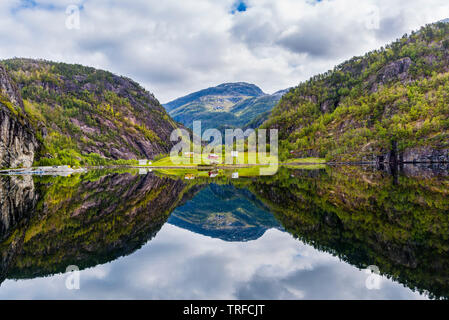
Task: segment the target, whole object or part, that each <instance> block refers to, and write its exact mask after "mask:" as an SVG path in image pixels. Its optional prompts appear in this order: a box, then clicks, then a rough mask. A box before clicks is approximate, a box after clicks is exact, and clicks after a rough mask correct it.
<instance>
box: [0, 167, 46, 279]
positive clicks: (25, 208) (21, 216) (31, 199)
mask: <svg viewBox="0 0 449 320" xmlns="http://www.w3.org/2000/svg"><path fill="white" fill-rule="evenodd" d="M37 200H38V195H37V192H36V190H35V187H34V182H33V178H32V177H31V176H24V177H0V241H1V244H0V283H2V282H3V280H4V279H5V277H6V274H7V273H8V271H9V268H10V267H11V266H12V265H13V264H14V262H15V259H16V257H17V254H18V253H19V252H20V251H21V248H22V245H23V240H24V237H25V230H26V229H24V228H23V226H24V225H26V223H27V221H28V219H29V217H30V216H31V215H32V213H33V211H34V209H35V207H36V204H37ZM8 239H9V240H8Z"/></svg>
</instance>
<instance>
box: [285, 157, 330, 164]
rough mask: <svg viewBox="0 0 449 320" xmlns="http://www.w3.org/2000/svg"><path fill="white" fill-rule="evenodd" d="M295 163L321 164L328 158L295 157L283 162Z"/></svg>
mask: <svg viewBox="0 0 449 320" xmlns="http://www.w3.org/2000/svg"><path fill="white" fill-rule="evenodd" d="M293 163H295V164H296V163H308V164H319V163H326V159H323V158H295V159H287V160H285V161H283V162H282V164H293Z"/></svg>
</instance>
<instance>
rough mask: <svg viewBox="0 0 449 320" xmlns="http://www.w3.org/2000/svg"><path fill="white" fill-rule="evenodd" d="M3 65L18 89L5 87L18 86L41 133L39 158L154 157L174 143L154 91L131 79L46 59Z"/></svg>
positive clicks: (170, 125) (171, 125) (171, 126)
mask: <svg viewBox="0 0 449 320" xmlns="http://www.w3.org/2000/svg"><path fill="white" fill-rule="evenodd" d="M2 64H3V65H4V66H5V67H6V68H7V70H8V73H9V75H10V77H11V79H12V80H13V82H14V83H15V84H16V85H17V87H18V88H19V89H20V90H15V89H14V85H12V86H9V87H8V86H6V87H5V88H6V90H4V91H6V92H11V93H17V94H18V92H19V91H20V93H21V94H22V98H23V104H24V105H25V108H22V109H25V111H26V113H25V117H26V118H27V119H28V120H29V122H30V123H32V125H33V127H34V129H35V131H36V132H39V133H41V135H42V143H41V144H42V148H41V149H40V151H42V153H39V154H38V156H37V158H38V159H37V160H41V159H42V158H48V159H51V160H53V159H58V157H59V159H61V158H62V157H63V156H62V154H70V155H71V157H72V158H74V159H77V160H79V161H81V159H82V157H83V156H87V155H90V154H95V156H96V155H99V157H102V158H107V159H114V160H116V159H142V158H152V157H154V156H156V155H158V154H161V153H168V152H169V151H170V148H171V146H172V145H173V144H174V143H172V142H171V141H170V134H171V132H172V131H173V130H174V129H175V128H177V124H176V123H175V122H174V121H173V120H172V119H170V117H169V115H168V114H167V113H166V111H165V109H164V108H163V107H162V105H161V104H160V103H159V101H158V100H157V99H156V98H155V97H154V95H153V94H151V93H150V92H148V91H147V90H145V89H144V88H143V87H141V86H140V85H139V84H138V83H136V82H134V81H132V80H131V79H129V78H126V77H122V76H118V75H115V74H112V73H110V72H107V71H104V70H98V69H95V68H90V67H85V66H80V65H73V64H64V63H55V62H50V61H43V60H33V59H11V60H4V61H2ZM11 96H14V95H11ZM10 100H11V101H13V99H10ZM16 100H17V101H19V102H20V101H21V99H16ZM61 161H62V160H61ZM81 164H83V163H81Z"/></svg>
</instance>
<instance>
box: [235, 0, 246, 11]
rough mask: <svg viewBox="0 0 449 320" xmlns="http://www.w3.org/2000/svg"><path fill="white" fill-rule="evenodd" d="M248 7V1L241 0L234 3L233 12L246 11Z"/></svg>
mask: <svg viewBox="0 0 449 320" xmlns="http://www.w3.org/2000/svg"><path fill="white" fill-rule="evenodd" d="M247 8H248V6H247V5H246V3H245V2H244V1H241V0H240V1H237V2H235V3H234V5H233V6H232V11H231V13H232V14H235V13H236V12H244V11H246V9H247Z"/></svg>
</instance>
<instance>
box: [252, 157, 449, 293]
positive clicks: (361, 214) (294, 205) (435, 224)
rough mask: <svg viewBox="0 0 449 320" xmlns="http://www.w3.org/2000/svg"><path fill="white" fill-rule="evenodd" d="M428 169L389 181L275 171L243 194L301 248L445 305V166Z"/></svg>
mask: <svg viewBox="0 0 449 320" xmlns="http://www.w3.org/2000/svg"><path fill="white" fill-rule="evenodd" d="M421 166H425V165H424V164H422V165H421ZM428 166H429V167H428V168H425V169H424V168H423V169H420V168H419V166H418V165H414V164H406V165H404V166H403V168H402V169H403V170H401V171H400V172H395V173H394V172H392V175H391V174H388V173H387V172H386V171H382V170H375V169H374V170H367V169H366V167H363V166H334V167H333V168H332V170H313V171H312V170H291V169H287V168H280V170H279V173H278V174H277V175H276V176H273V177H270V178H269V179H258V180H256V181H254V182H252V183H251V184H249V186H248V188H249V190H250V191H251V192H252V193H254V194H255V195H256V196H257V197H258V199H260V201H262V202H263V203H264V205H266V206H267V207H268V208H270V211H271V212H272V213H273V214H274V215H275V217H276V218H277V220H278V221H279V222H280V223H281V224H282V226H283V227H284V229H285V230H286V231H287V232H289V233H291V234H292V235H293V236H294V237H295V238H298V239H299V240H301V241H302V242H304V243H306V244H309V245H312V246H313V247H315V248H316V249H318V250H320V251H325V252H328V253H330V254H332V255H333V256H336V257H338V259H340V260H342V261H346V262H347V263H350V264H351V265H354V266H356V267H357V268H360V269H365V268H367V267H368V266H369V265H375V266H377V267H378V268H379V270H380V273H381V274H382V275H384V276H386V277H388V278H391V279H393V280H394V281H398V282H399V283H402V284H403V285H404V286H406V287H409V288H411V289H412V290H416V291H418V292H421V293H422V292H424V291H427V293H428V294H429V297H430V298H443V299H449V245H448V237H447V230H448V226H449V210H448V208H449V198H448V197H447V192H448V191H447V184H448V183H449V175H448V165H447V164H445V165H440V166H441V167H442V168H441V170H433V169H436V168H437V165H432V166H435V168H432V166H431V165H428ZM385 168H389V166H385Z"/></svg>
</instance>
